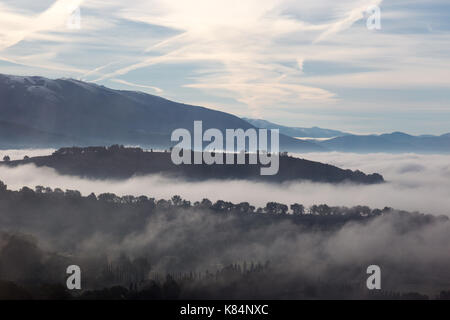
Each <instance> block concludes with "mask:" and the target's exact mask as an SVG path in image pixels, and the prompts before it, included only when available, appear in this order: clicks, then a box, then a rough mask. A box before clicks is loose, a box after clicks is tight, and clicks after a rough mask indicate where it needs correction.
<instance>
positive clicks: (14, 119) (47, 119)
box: [0, 74, 322, 152]
mask: <svg viewBox="0 0 450 320" xmlns="http://www.w3.org/2000/svg"><path fill="white" fill-rule="evenodd" d="M0 101H1V103H0V113H1V115H2V118H1V119H2V121H4V122H3V123H0V130H1V131H2V132H5V133H7V136H8V135H10V136H14V139H13V141H15V143H17V145H18V146H28V147H59V146H64V145H67V143H70V144H71V145H74V144H75V145H81V146H88V145H94V144H95V145H109V144H116V143H117V144H127V145H141V146H144V147H162V148H167V147H169V146H172V145H173V144H174V143H172V142H171V141H170V135H171V133H172V131H173V130H175V129H178V128H185V129H188V130H190V131H193V123H194V121H195V120H202V121H203V128H204V130H206V129H208V128H217V129H219V130H222V131H224V130H225V129H238V128H241V129H244V130H246V129H249V128H253V126H252V125H250V124H249V123H248V122H246V121H244V120H242V119H240V118H238V117H236V116H234V115H231V114H228V113H225V112H220V111H216V110H211V109H207V108H204V107H198V106H190V105H186V104H182V103H177V102H173V101H170V100H167V99H164V98H161V97H158V96H154V95H150V94H146V93H142V92H135V91H124V90H113V89H109V88H106V87H104V86H100V85H97V84H92V83H86V82H82V81H78V80H74V79H57V80H50V79H47V78H44V77H36V76H33V77H21V76H9V75H2V74H0ZM14 125H16V126H22V127H24V128H28V129H27V130H25V131H24V133H23V134H20V132H15V133H14V132H11V133H10V132H8V130H9V128H10V127H11V126H14ZM33 130H35V131H39V132H41V133H42V134H39V135H37V136H35V137H34V139H31V137H30V134H27V133H26V132H31V131H33ZM39 137H40V138H41V139H39ZM10 141H11V140H8V139H6V138H2V137H0V147H2V148H5V147H9V146H10V145H11V142H10ZM280 147H281V148H282V149H283V150H295V151H298V152H303V151H320V150H321V149H322V147H320V146H318V145H316V144H314V143H311V142H305V141H298V140H296V139H293V138H291V137H289V136H285V135H281V136H280Z"/></svg>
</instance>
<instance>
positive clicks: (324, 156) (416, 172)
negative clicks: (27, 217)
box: [0, 150, 450, 215]
mask: <svg viewBox="0 0 450 320" xmlns="http://www.w3.org/2000/svg"><path fill="white" fill-rule="evenodd" d="M8 152H9V151H3V153H4V154H18V152H16V153H14V152H9V153H8ZM26 152H27V153H28V154H31V152H30V151H26ZM33 152H35V153H36V154H45V152H48V150H41V151H39V150H34V151H33ZM22 154H23V153H22ZM296 156H299V157H304V158H306V159H309V160H316V161H320V162H325V163H329V164H333V165H336V166H338V167H341V168H346V169H352V170H356V169H359V170H361V171H363V172H365V173H373V172H378V173H381V174H382V175H383V176H384V178H385V180H386V181H387V182H386V183H384V184H379V185H369V186H362V185H352V184H339V185H332V184H324V183H311V182H294V183H285V184H281V185H277V184H270V183H263V182H249V181H236V180H235V181H206V182H186V181H182V180H176V181H174V180H171V179H166V178H164V177H162V176H144V177H133V178H131V179H127V180H124V181H101V180H89V179H82V178H78V177H70V176H61V175H59V174H58V173H56V172H55V171H54V170H53V169H49V168H36V167H34V166H33V165H26V166H21V167H17V168H7V167H4V166H0V180H3V181H4V182H5V183H6V184H7V185H8V187H9V188H10V189H16V190H18V189H20V188H21V187H23V186H28V187H31V188H33V187H34V186H36V185H43V186H48V187H51V188H56V187H59V188H61V189H76V190H79V191H80V192H81V193H82V194H83V195H88V194H89V193H91V192H94V193H96V194H99V193H104V192H112V193H115V194H117V195H120V196H122V195H128V194H129V195H146V196H149V197H154V198H157V199H159V198H165V199H167V198H170V197H172V196H173V195H175V194H178V195H180V196H181V197H183V198H185V199H188V200H191V201H199V200H201V199H203V198H209V199H210V200H211V201H216V200H219V199H222V200H227V201H232V202H235V203H238V202H243V201H247V202H250V203H251V204H253V205H255V206H264V205H265V204H266V203H267V202H268V201H277V202H281V203H286V204H291V203H295V202H297V203H302V204H304V205H306V206H309V205H312V204H321V203H326V204H328V205H330V206H341V205H342V206H353V205H368V206H370V207H377V208H383V207H385V206H389V207H393V208H396V209H401V210H408V211H416V210H417V211H420V212H424V213H432V214H436V215H440V214H444V215H450V197H449V196H448V195H449V194H450V155H418V154H398V155H395V154H379V153H378V154H351V153H338V152H332V153H309V154H305V155H296Z"/></svg>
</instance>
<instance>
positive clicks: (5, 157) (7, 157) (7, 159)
mask: <svg viewBox="0 0 450 320" xmlns="http://www.w3.org/2000/svg"><path fill="white" fill-rule="evenodd" d="M3 161H5V162H9V161H11V158H10V157H9V156H4V157H3Z"/></svg>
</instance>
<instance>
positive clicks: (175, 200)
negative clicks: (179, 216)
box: [172, 195, 183, 207]
mask: <svg viewBox="0 0 450 320" xmlns="http://www.w3.org/2000/svg"><path fill="white" fill-rule="evenodd" d="M172 203H173V205H174V206H176V207H180V206H181V205H182V203H183V199H181V197H180V196H178V195H174V196H173V197H172Z"/></svg>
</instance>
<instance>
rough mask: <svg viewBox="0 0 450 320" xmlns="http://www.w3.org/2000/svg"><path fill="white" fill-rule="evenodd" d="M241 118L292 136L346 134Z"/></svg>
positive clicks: (307, 136) (338, 135) (320, 136)
mask: <svg viewBox="0 0 450 320" xmlns="http://www.w3.org/2000/svg"><path fill="white" fill-rule="evenodd" d="M242 119H243V120H245V121H247V122H248V123H250V124H252V125H254V126H255V127H257V128H265V129H278V130H280V133H282V134H285V135H287V136H290V137H293V138H334V137H340V136H344V135H347V134H348V133H345V132H342V131H338V130H331V129H323V128H319V127H312V128H299V127H286V126H282V125H279V124H276V123H273V122H270V121H267V120H262V119H249V118H242Z"/></svg>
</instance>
